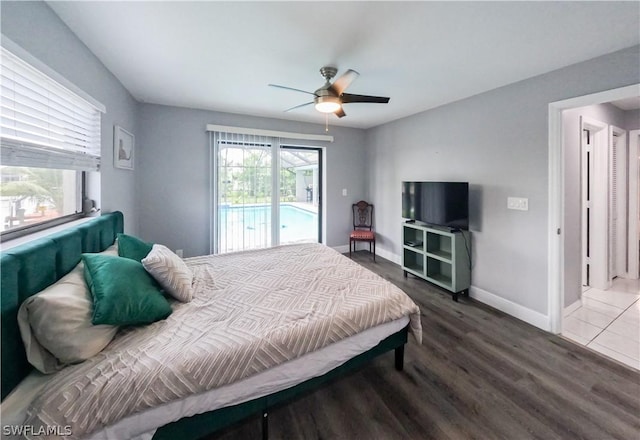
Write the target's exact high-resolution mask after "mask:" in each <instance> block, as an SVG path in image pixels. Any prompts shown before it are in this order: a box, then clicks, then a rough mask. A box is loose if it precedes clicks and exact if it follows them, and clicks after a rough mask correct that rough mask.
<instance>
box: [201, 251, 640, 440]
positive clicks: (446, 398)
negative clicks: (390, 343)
mask: <svg viewBox="0 0 640 440" xmlns="http://www.w3.org/2000/svg"><path fill="white" fill-rule="evenodd" d="M354 260H356V261H358V262H359V263H361V264H362V265H364V266H366V267H367V268H369V269H371V270H373V271H374V272H376V273H378V274H379V275H381V276H383V277H384V278H386V279H388V280H389V281H391V282H392V283H394V284H396V285H397V286H399V287H400V288H402V289H403V290H404V291H405V292H407V294H409V295H410V296H411V297H412V298H413V299H414V301H415V302H416V303H417V304H418V305H419V306H420V309H421V311H422V327H423V343H422V345H417V344H416V343H415V341H414V340H412V339H411V337H410V339H409V343H408V344H407V348H406V350H405V364H404V371H402V372H398V371H396V370H395V369H394V367H393V365H394V364H393V360H394V358H393V353H392V352H391V353H388V354H385V355H383V356H381V357H379V358H378V359H376V360H375V361H374V362H372V363H371V364H369V365H367V366H366V367H364V368H363V369H361V370H359V371H357V372H355V373H353V374H351V375H349V376H347V377H343V378H341V379H339V380H337V381H334V382H332V383H331V384H329V385H327V386H324V387H323V388H321V389H319V390H318V391H316V392H313V393H311V394H308V395H306V396H303V397H301V398H299V399H297V400H295V401H293V402H291V403H289V404H287V405H285V406H282V407H280V408H277V409H274V410H273V411H271V412H270V413H269V435H270V438H271V439H455V440H458V439H509V440H521V439H543V440H551V439H594V440H606V439H625V440H633V439H640V373H638V372H637V371H635V370H632V369H631V368H629V367H626V366H623V365H621V364H618V363H616V362H614V361H611V360H608V359H605V358H603V357H601V356H599V355H597V354H595V353H593V352H591V351H589V350H588V349H586V348H584V347H581V346H578V345H575V344H573V343H571V342H569V341H567V340H564V339H562V338H560V337H558V336H554V335H551V334H549V333H545V332H543V331H541V330H538V329H537V328H535V327H532V326H530V325H528V324H526V323H524V322H522V321H519V320H518V319H515V318H512V317H510V316H508V315H505V314H504V313H501V312H499V311H496V310H494V309H492V308H490V307H487V306H485V305H483V304H481V303H479V302H476V301H473V300H472V299H469V298H464V297H461V298H460V302H458V303H455V302H453V301H452V300H451V296H450V295H449V294H447V293H445V292H444V291H442V290H439V289H437V288H435V287H433V286H431V285H429V284H428V283H426V282H424V281H422V280H419V279H417V278H414V277H411V276H409V278H408V279H405V278H404V277H403V275H402V270H401V269H400V267H399V266H397V265H395V264H393V263H391V262H389V261H387V260H384V259H383V258H380V257H377V263H373V262H372V261H371V258H370V256H369V253H368V252H365V251H363V252H358V253H356V254H354ZM541 294H542V292H541ZM260 426H261V425H260V417H258V416H256V417H255V418H251V419H248V420H246V421H244V422H241V423H239V424H236V425H234V426H232V427H230V428H228V429H226V430H224V431H221V432H219V433H217V434H215V435H212V436H209V437H207V439H208V440H231V439H259V438H261V430H260Z"/></svg>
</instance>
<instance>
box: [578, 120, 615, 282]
mask: <svg viewBox="0 0 640 440" xmlns="http://www.w3.org/2000/svg"><path fill="white" fill-rule="evenodd" d="M580 126H581V130H582V142H581V158H582V282H583V285H584V286H590V287H595V288H598V289H602V290H606V289H608V288H609V287H610V279H611V278H610V275H609V274H610V271H609V268H610V259H609V254H610V252H609V148H608V144H609V139H608V138H609V130H608V125H607V124H604V123H602V122H600V121H596V120H594V119H590V118H587V117H584V116H583V117H581V121H580Z"/></svg>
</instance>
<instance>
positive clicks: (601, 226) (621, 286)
mask: <svg viewBox="0 0 640 440" xmlns="http://www.w3.org/2000/svg"><path fill="white" fill-rule="evenodd" d="M639 95H640V87H639V86H638V85H635V86H630V87H625V88H621V89H616V90H612V91H607V92H602V93H598V94H594V95H589V96H585V97H579V98H573V99H570V100H566V101H562V102H556V103H552V104H550V106H549V127H550V138H549V148H550V150H549V158H550V159H549V165H550V168H549V177H550V184H549V203H550V204H549V214H550V216H549V226H550V227H549V231H550V234H549V317H550V322H549V324H550V330H551V331H552V332H554V333H561V331H562V330H563V312H566V311H567V310H566V309H565V307H566V306H567V300H570V298H569V297H567V295H569V294H571V290H570V289H571V288H574V289H575V290H577V291H578V292H579V293H578V295H577V298H580V297H581V298H580V300H581V301H577V302H576V303H575V304H571V301H569V304H570V305H575V306H576V307H575V308H573V310H571V309H569V313H573V315H572V319H574V318H579V319H581V320H582V319H584V320H585V321H588V317H587V315H589V316H591V317H596V318H602V319H601V322H598V325H599V326H600V328H599V329H597V330H596V331H595V334H593V335H592V337H590V338H585V339H586V340H583V341H577V342H579V343H583V345H587V344H588V343H589V342H594V340H595V338H596V336H601V337H600V340H598V341H597V342H599V343H602V344H604V342H603V341H604V339H606V338H605V336H606V337H608V336H612V335H614V334H615V333H617V334H620V333H624V332H626V334H627V335H628V337H627V338H622V339H621V341H622V344H621V345H624V346H629V347H631V352H630V353H629V354H630V355H631V356H629V357H628V358H627V359H624V360H623V359H622V358H623V356H619V353H620V352H621V351H624V348H625V347H622V348H621V347H620V346H617V347H615V346H611V345H610V346H609V347H607V348H609V349H613V351H611V350H610V351H607V348H603V347H600V348H601V349H597V351H599V352H601V353H603V354H605V355H607V356H609V357H611V358H614V359H617V360H619V361H621V362H624V361H625V360H626V361H629V362H625V363H627V364H628V365H632V366H634V367H635V368H640V361H638V359H639V358H640V354H638V353H634V352H633V346H634V344H635V346H636V351H637V346H638V345H639V344H638V343H637V342H634V341H633V338H634V337H635V338H636V339H637V338H638V336H637V335H638V333H639V332H638V331H636V332H635V336H634V332H633V329H634V328H637V326H638V325H640V324H639V323H638V321H637V318H634V316H636V317H637V315H638V310H636V308H637V307H640V305H639V303H638V298H640V286H639V285H638V282H637V280H629V279H627V278H637V273H638V270H637V269H634V268H633V265H634V264H637V262H638V251H637V246H638V245H637V230H636V231H634V229H637V223H638V216H637V206H635V205H637V204H638V200H637V191H638V188H637V179H635V177H637V176H638V172H637V166H638V164H637V157H638V156H637V154H635V155H634V154H633V153H632V148H631V143H630V142H628V143H627V141H626V140H625V139H624V135H625V130H622V129H619V128H618V127H617V124H615V123H613V122H612V121H611V120H607V119H606V118H605V119H604V122H606V123H601V122H602V120H600V118H595V119H594V118H591V119H590V118H587V117H585V118H582V120H580V124H578V123H577V122H576V124H575V127H566V126H564V125H563V122H564V121H563V113H564V112H568V111H571V110H572V109H575V110H579V109H578V108H581V107H585V106H594V105H595V104H603V103H608V102H611V101H618V100H621V99H622V98H627V97H638V96H639ZM636 100H637V101H640V99H638V98H636ZM616 104H617V103H616ZM604 106H609V107H611V105H610V104H603V105H601V106H594V107H599V108H600V107H604ZM580 111H582V110H580ZM587 114H588V113H587ZM596 115H597V114H596ZM583 116H584V115H583ZM589 116H592V115H590V114H589ZM636 119H637V118H636ZM576 120H578V119H576ZM623 123H624V122H623ZM625 128H627V129H629V128H630V127H629V126H628V124H627V126H626V127H625ZM567 132H570V133H575V138H576V140H577V139H578V138H580V137H581V138H582V146H583V147H584V146H587V148H583V149H582V150H581V151H580V150H578V149H576V151H579V154H582V160H580V159H577V160H576V158H575V157H573V158H572V157H571V153H570V152H568V151H567V146H566V145H565V143H566V133H567ZM596 140H599V141H600V142H601V144H602V145H613V146H614V147H615V146H617V147H618V148H609V149H608V151H605V150H600V152H598V150H597V145H594V141H596ZM596 143H597V142H596ZM627 146H628V148H629V150H627ZM587 154H588V155H589V156H590V157H589V158H588V159H590V160H584V159H585V155H587ZM598 154H599V159H600V160H594V159H598V157H597V155H598ZM578 157H580V156H578ZM628 158H632V159H633V158H635V159H633V160H629V161H628V162H627V163H625V161H626V160H627V159H628ZM622 159H624V160H622ZM572 160H575V162H572ZM563 162H564V163H563ZM567 163H574V164H576V165H575V166H576V171H575V172H574V173H573V174H572V172H571V170H569V171H567V168H566V167H567ZM578 164H579V165H578ZM614 170H616V172H613V171H614ZM598 173H599V176H598ZM585 174H587V176H585ZM631 177H634V178H633V179H632V178H631ZM567 179H569V180H567ZM572 179H573V180H572ZM628 180H633V181H634V182H635V186H631V187H629V188H627V182H628ZM570 181H573V182H581V183H583V184H584V185H582V186H581V185H580V184H579V183H578V184H577V188H578V189H576V190H575V191H577V193H576V192H575V191H574V192H573V193H572V192H571V190H570V188H568V187H567V185H569V183H568V182H570ZM596 182H599V183H596ZM594 183H596V184H595V185H594ZM574 185H576V184H575V183H574ZM627 190H628V193H627ZM585 193H586V194H587V195H588V196H587V197H585ZM634 194H635V197H634ZM595 199H599V200H595ZM594 202H595V204H598V205H599V208H600V209H598V210H596V209H594ZM567 210H568V211H567ZM571 212H575V213H577V214H574V216H575V217H574V221H573V222H570V221H567V219H566V218H565V216H566V215H568V214H567V213H571ZM581 225H582V227H581ZM595 229H598V231H599V236H598V234H595V235H594V232H595ZM632 237H634V238H633V240H632ZM634 247H635V249H636V250H635V251H634V250H633V248H634ZM596 248H597V249H598V252H596ZM596 254H597V256H596ZM585 256H586V257H587V258H584V259H583V258H581V257H585ZM594 258H597V259H598V260H599V261H598V264H594V263H595V262H594ZM572 264H573V267H572ZM595 266H598V269H596V268H595ZM594 270H596V271H597V272H599V275H598V274H596V272H594ZM594 276H595V278H594ZM598 277H599V281H598ZM596 283H600V286H599V287H603V289H600V290H601V291H598V289H597V288H594V286H595V284H596ZM611 287H613V288H612V289H611ZM583 289H585V290H586V289H590V290H588V291H586V292H585V293H584V294H583ZM607 289H609V290H607ZM603 291H605V292H609V291H611V292H614V294H613V295H609V296H611V297H612V298H614V299H613V301H612V303H611V304H605V305H603V304H602V303H604V302H605V297H604V296H603V295H602V294H601V293H602V292H603ZM584 304H587V305H599V306H601V307H602V310H598V311H597V312H592V311H589V310H582V311H578V308H579V307H580V306H581V305H584ZM608 306H611V307H618V308H620V311H621V313H620V314H619V315H617V316H615V317H613V316H612V317H611V319H609V318H607V317H605V316H602V314H600V315H598V313H600V312H605V310H604V309H606V308H607V307H608ZM625 311H626V312H627V313H626V315H625V319H628V321H627V322H623V321H621V320H616V318H617V317H619V316H620V315H622V312H625ZM606 312H611V310H606ZM605 314H606V313H605ZM605 320H608V322H604V321H605ZM567 321H568V322H571V320H567ZM575 322H577V320H574V323H575ZM581 324H584V322H581ZM588 324H590V322H589V323H588ZM570 330H574V329H570ZM587 346H588V347H589V348H592V349H594V350H596V347H595V344H593V345H587Z"/></svg>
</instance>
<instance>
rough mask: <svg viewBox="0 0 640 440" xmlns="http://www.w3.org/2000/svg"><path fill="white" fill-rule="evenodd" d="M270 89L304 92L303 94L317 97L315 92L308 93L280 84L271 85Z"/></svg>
mask: <svg viewBox="0 0 640 440" xmlns="http://www.w3.org/2000/svg"><path fill="white" fill-rule="evenodd" d="M269 87H277V88H279V89H285V90H293V91H294V92H302V93H307V94H309V95H313V96H316V94H315V93H313V92H307V91H306V90H300V89H294V88H293V87H287V86H279V85H278V84H269Z"/></svg>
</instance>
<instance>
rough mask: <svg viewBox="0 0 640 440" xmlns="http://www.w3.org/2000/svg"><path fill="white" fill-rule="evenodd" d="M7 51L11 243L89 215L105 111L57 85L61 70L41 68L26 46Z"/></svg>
mask: <svg viewBox="0 0 640 440" xmlns="http://www.w3.org/2000/svg"><path fill="white" fill-rule="evenodd" d="M3 43H4V41H3ZM1 50H2V53H1V62H2V73H1V83H0V84H1V94H0V109H1V113H0V162H1V163H2V166H1V167H0V231H1V232H0V234H1V238H2V239H3V240H6V239H9V238H14V237H16V236H19V235H24V234H26V233H29V232H32V231H34V230H36V229H43V228H44V227H48V226H51V225H53V224H58V223H61V222H64V221H70V220H73V219H75V218H77V217H78V216H80V215H81V212H82V199H83V195H84V181H85V178H84V173H85V172H87V171H99V169H100V123H101V116H102V112H103V111H104V108H103V107H102V106H101V105H100V104H98V103H94V102H90V101H93V100H92V99H91V98H84V97H81V96H80V94H82V92H80V94H79V93H76V92H74V91H72V90H70V89H74V88H75V87H74V86H72V85H68V86H65V85H63V84H62V83H61V82H63V83H64V82H66V81H65V80H61V81H56V80H54V79H53V78H52V76H57V74H55V72H50V74H46V73H44V72H43V71H47V70H48V68H46V66H43V65H42V66H41V68H40V69H38V68H36V67H34V65H39V64H40V63H39V62H37V60H33V59H31V57H30V56H29V55H28V54H23V53H22V52H23V51H21V50H20V49H19V48H15V50H13V49H12V51H10V50H8V49H7V48H6V47H2V48H1ZM16 52H17V53H20V54H21V55H22V57H18V56H17V55H16V54H15V53H16ZM25 59H28V60H29V61H30V63H28V62H26V61H25Z"/></svg>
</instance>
